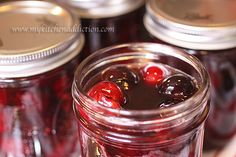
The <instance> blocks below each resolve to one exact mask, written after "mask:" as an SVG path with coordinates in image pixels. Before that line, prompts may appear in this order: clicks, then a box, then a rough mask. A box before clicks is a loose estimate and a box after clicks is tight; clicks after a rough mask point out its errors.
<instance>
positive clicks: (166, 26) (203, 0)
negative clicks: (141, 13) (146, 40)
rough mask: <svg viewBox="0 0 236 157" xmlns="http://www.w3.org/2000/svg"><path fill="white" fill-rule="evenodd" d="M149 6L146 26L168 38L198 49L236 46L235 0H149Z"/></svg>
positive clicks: (166, 39) (175, 42)
mask: <svg viewBox="0 0 236 157" xmlns="http://www.w3.org/2000/svg"><path fill="white" fill-rule="evenodd" d="M146 7H147V14H146V15H145V17H144V24H145V27H146V29H147V30H148V31H149V32H150V33H151V34H152V35H154V36H155V37H157V38H159V39H161V40H163V41H165V42H168V43H171V44H174V45H177V46H180V47H184V48H190V49H197V50H221V49H228V48H233V47H236V14H235V10H236V1H234V0H214V1H213V0H181V2H180V1H179V0H149V2H148V3H147V6H146Z"/></svg>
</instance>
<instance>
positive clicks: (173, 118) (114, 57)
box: [72, 43, 210, 157]
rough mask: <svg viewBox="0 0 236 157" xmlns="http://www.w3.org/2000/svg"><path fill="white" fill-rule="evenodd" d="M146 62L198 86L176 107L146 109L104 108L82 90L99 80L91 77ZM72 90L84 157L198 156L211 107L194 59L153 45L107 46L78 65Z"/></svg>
mask: <svg viewBox="0 0 236 157" xmlns="http://www.w3.org/2000/svg"><path fill="white" fill-rule="evenodd" d="M100 56H103V58H102V59H101V58H100ZM146 63H153V64H154V63H159V64H163V65H168V66H171V67H173V68H174V69H177V70H181V71H183V72H184V73H186V74H188V75H191V76H192V77H193V78H194V79H195V80H196V84H198V85H199V88H198V91H197V92H196V93H195V94H194V95H193V96H192V97H190V98H189V99H187V100H185V101H183V102H182V103H179V104H178V105H176V106H171V107H168V108H156V109H149V110H125V109H121V110H119V109H112V108H107V107H104V106H101V105H100V104H98V103H97V102H96V101H94V100H93V99H92V98H90V97H88V95H87V94H86V92H87V91H88V89H89V88H90V87H91V84H93V82H94V81H95V82H96V81H97V79H98V78H100V77H95V76H97V75H99V76H100V73H101V72H102V73H103V71H104V70H105V69H107V68H109V67H116V66H117V65H127V67H130V65H132V64H135V65H136V64H138V65H141V64H146ZM114 76H115V75H114ZM72 90H73V91H72V94H73V97H74V104H73V105H74V111H75V114H76V116H77V119H78V126H79V136H80V143H81V150H82V157H97V156H101V157H113V156H120V157H128V156H129V157H144V156H145V157H153V156H158V157H159V156H161V157H162V156H165V157H167V156H173V157H201V156H202V142H203V134H204V122H205V119H206V117H207V115H208V111H209V95H210V94H209V78H208V74H207V72H206V70H205V68H204V67H203V66H202V64H201V63H200V61H198V60H197V59H195V57H192V56H190V55H188V54H187V53H185V52H183V51H181V50H179V49H175V48H172V47H169V46H165V45H160V44H153V43H133V44H124V45H118V46H111V47H108V48H105V49H102V50H100V51H97V52H96V53H94V54H93V55H91V56H90V57H88V58H87V59H86V60H84V61H83V62H82V63H81V64H80V66H79V67H78V69H77V71H76V74H75V80H74V84H73V87H72ZM144 92H145V91H144ZM148 103H149V102H147V103H146V104H148Z"/></svg>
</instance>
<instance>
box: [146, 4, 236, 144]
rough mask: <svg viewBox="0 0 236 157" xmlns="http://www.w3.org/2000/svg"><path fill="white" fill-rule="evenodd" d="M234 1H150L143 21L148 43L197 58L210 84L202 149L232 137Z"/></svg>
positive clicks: (235, 108)
mask: <svg viewBox="0 0 236 157" xmlns="http://www.w3.org/2000/svg"><path fill="white" fill-rule="evenodd" d="M235 6H236V2H235V1H223V0H220V1H214V2H213V1H210V0H204V1H187V0H184V1H181V4H180V3H179V2H177V1H172V0H166V1H161V0H150V1H149V2H148V3H147V6H146V7H147V13H146V15H145V18H144V25H145V28H146V33H144V34H146V37H147V36H149V38H148V41H154V42H157V43H165V44H170V45H172V46H177V47H180V48H182V49H184V50H185V51H187V52H188V53H189V54H194V55H195V56H197V57H198V58H199V59H200V60H201V61H202V62H203V64H204V65H205V67H206V68H207V70H208V72H209V73H210V76H211V82H212V109H211V112H210V116H209V118H208V120H207V122H206V147H221V146H224V145H225V144H226V142H227V141H229V140H230V139H231V138H232V137H233V136H234V135H236V98H235V95H236V55H235V53H236V34H235V29H236V23H235V20H236V16H235V13H234V12H235Z"/></svg>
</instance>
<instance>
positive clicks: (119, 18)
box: [57, 0, 145, 58]
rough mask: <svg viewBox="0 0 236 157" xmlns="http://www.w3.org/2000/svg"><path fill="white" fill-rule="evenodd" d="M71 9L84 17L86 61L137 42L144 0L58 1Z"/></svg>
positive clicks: (82, 28) (82, 18)
mask: <svg viewBox="0 0 236 157" xmlns="http://www.w3.org/2000/svg"><path fill="white" fill-rule="evenodd" d="M57 1H59V2H61V3H65V4H67V5H69V6H70V7H72V8H73V9H74V11H75V13H76V14H78V15H79V16H80V17H81V26H80V27H81V29H80V30H81V31H82V32H83V33H85V41H86V44H85V45H86V46H85V47H86V51H85V54H84V55H83V56H84V58H85V57H87V56H88V55H89V54H91V53H93V52H94V51H96V50H98V49H101V48H104V47H106V46H110V45H113V44H120V43H125V42H132V41H138V37H139V34H140V32H141V28H142V27H141V25H142V18H143V15H144V10H145V8H144V2H145V0H89V1H84V0H67V1H65V0H57Z"/></svg>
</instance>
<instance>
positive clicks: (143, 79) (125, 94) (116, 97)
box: [87, 63, 198, 110]
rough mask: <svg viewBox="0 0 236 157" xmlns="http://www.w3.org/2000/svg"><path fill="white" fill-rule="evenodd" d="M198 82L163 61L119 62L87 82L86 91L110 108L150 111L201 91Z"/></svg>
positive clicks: (175, 102)
mask: <svg viewBox="0 0 236 157" xmlns="http://www.w3.org/2000/svg"><path fill="white" fill-rule="evenodd" d="M195 82H196V81H195V80H194V79H193V78H192V77H191V76H189V75H187V74H186V73H184V72H182V71H179V70H176V69H174V68H171V67H170V66H167V65H163V64H158V63H147V64H129V65H117V66H112V67H110V68H107V69H105V70H103V71H102V72H101V73H99V74H98V75H96V76H95V78H93V79H92V80H91V81H90V82H88V84H89V85H88V86H87V94H88V95H89V96H90V97H92V98H93V99H95V100H96V101H97V102H98V103H99V104H101V105H104V106H107V107H110V108H116V109H124V110H150V109H157V108H166V107H169V106H173V105H175V104H177V103H180V102H182V101H184V100H186V99H188V98H190V97H191V96H192V95H193V94H194V93H195V92H196V91H197V90H198V86H197V84H196V83H195Z"/></svg>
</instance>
